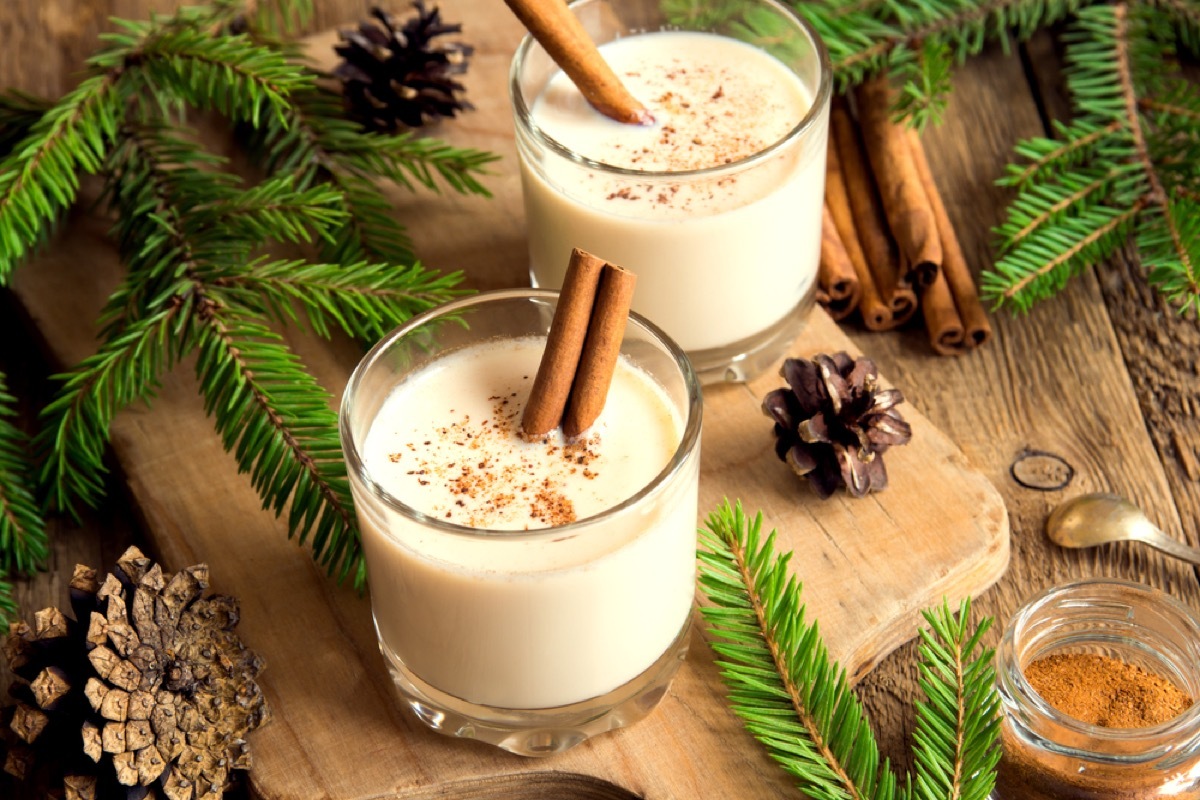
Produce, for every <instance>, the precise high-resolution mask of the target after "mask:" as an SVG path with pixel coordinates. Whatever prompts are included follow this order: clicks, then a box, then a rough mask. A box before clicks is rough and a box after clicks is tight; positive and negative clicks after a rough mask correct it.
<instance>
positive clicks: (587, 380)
mask: <svg viewBox="0 0 1200 800" xmlns="http://www.w3.org/2000/svg"><path fill="white" fill-rule="evenodd" d="M636 283H637V276H636V275H634V274H633V273H632V272H630V271H629V270H627V269H624V268H622V267H618V266H616V265H613V264H605V265H604V268H603V270H602V271H601V275H600V285H599V287H598V288H597V289H596V302H595V304H594V305H593V307H592V318H591V320H590V321H589V323H588V331H587V339H586V341H585V342H584V345H583V353H582V354H581V355H580V357H579V368H578V370H577V371H576V373H575V381H574V382H573V383H572V384H571V396H570V399H569V400H568V402H567V410H566V412H565V413H564V414H563V425H562V428H563V434H564V435H566V436H567V437H568V438H574V437H576V436H579V435H580V434H581V433H583V432H584V431H586V430H587V429H588V428H590V427H591V426H592V423H593V422H595V421H596V418H597V417H599V416H600V412H601V411H603V410H604V402H605V400H606V399H607V397H608V388H609V386H610V385H611V384H612V377H613V371H614V370H615V369H616V366H617V359H618V358H619V357H620V355H621V340H622V339H623V338H624V337H625V324H626V322H628V321H629V306H630V303H631V302H632V301H633V287H634V285H635V284H636Z"/></svg>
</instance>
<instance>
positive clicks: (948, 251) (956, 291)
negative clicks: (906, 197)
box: [908, 130, 992, 347]
mask: <svg viewBox="0 0 1200 800" xmlns="http://www.w3.org/2000/svg"><path fill="white" fill-rule="evenodd" d="M908 143H909V148H910V149H911V151H912V156H913V164H914V165H915V166H916V168H917V174H918V175H919V176H920V179H921V186H922V187H923V188H924V190H925V194H926V195H927V196H928V198H929V204H930V206H931V207H932V209H933V215H934V219H935V221H936V223H937V231H938V236H939V238H940V239H941V240H942V269H941V271H942V272H943V273H944V274H945V276H946V284H947V286H948V288H949V290H950V294H951V296H952V297H953V298H954V305H955V307H956V308H957V309H958V316H959V317H960V318H961V320H962V326H963V337H964V342H965V344H966V346H967V347H979V346H980V345H982V344H985V343H986V342H987V341H988V339H990V338H991V337H992V325H991V323H990V322H989V321H988V316H987V311H986V310H985V309H984V307H983V303H982V302H980V300H979V289H978V288H977V287H976V286H975V280H974V278H973V277H972V275H971V268H970V267H969V266H968V265H967V259H966V257H965V256H964V255H963V251H962V245H961V244H960V243H959V241H958V235H957V234H955V232H954V226H953V225H951V224H950V215H949V214H947V213H946V204H945V203H944V202H942V194H941V192H939V191H938V188H937V184H936V183H934V180H933V171H932V170H931V169H930V168H929V159H928V158H926V157H925V147H924V145H922V144H921V137H919V136H918V135H917V132H916V131H914V130H910V131H909V132H908Z"/></svg>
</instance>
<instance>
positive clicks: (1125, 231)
mask: <svg viewBox="0 0 1200 800" xmlns="http://www.w3.org/2000/svg"><path fill="white" fill-rule="evenodd" d="M1145 205H1146V199H1145V198H1144V197H1143V198H1142V199H1139V200H1138V201H1137V202H1135V203H1134V204H1133V205H1132V206H1127V207H1124V208H1110V207H1107V206H1097V207H1094V208H1089V209H1087V210H1085V211H1083V212H1081V213H1079V214H1078V215H1075V216H1072V217H1069V218H1066V219H1063V220H1062V221H1061V222H1059V223H1058V224H1057V225H1055V226H1054V228H1053V229H1052V230H1041V231H1039V232H1037V233H1036V234H1033V235H1030V236H1029V237H1028V238H1027V239H1026V240H1025V241H1024V242H1023V243H1021V244H1020V245H1019V246H1017V247H1015V248H1013V249H1012V250H1011V251H1010V252H1009V253H1007V254H1006V255H1005V256H1004V257H1003V258H1001V259H1000V260H999V261H997V262H996V263H995V265H994V266H993V268H992V269H991V270H989V271H987V272H984V273H983V275H982V277H981V280H980V284H981V288H982V291H983V294H984V296H985V297H990V298H992V299H994V300H997V301H999V302H1003V303H1009V304H1011V305H1012V306H1013V307H1014V308H1016V309H1017V310H1019V311H1027V310H1028V309H1029V308H1030V307H1032V306H1033V304H1034V303H1036V302H1038V301H1039V300H1044V299H1046V298H1047V297H1050V296H1052V295H1054V294H1056V293H1057V292H1059V291H1061V290H1062V288H1063V287H1064V286H1066V284H1067V281H1068V280H1069V279H1070V278H1071V277H1073V276H1075V275H1078V274H1079V273H1081V272H1083V270H1085V269H1087V268H1089V267H1091V266H1092V265H1093V264H1097V263H1099V262H1100V261H1103V260H1104V259H1105V258H1108V257H1109V256H1111V255H1112V254H1113V253H1114V252H1116V250H1117V248H1119V247H1120V246H1121V245H1122V244H1123V243H1124V242H1125V241H1126V240H1127V239H1128V237H1129V234H1130V232H1131V231H1132V230H1133V226H1134V223H1135V222H1136V220H1137V216H1138V214H1139V213H1140V212H1141V210H1142V209H1143V208H1144V207H1145Z"/></svg>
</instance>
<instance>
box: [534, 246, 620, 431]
mask: <svg viewBox="0 0 1200 800" xmlns="http://www.w3.org/2000/svg"><path fill="white" fill-rule="evenodd" d="M603 267H604V260H603V259H600V258H597V257H596V256H594V255H592V254H591V253H588V252H586V251H583V250H580V249H579V248H575V250H573V251H572V252H571V262H570V263H569V264H568V265H567V274H566V276H565V277H564V278H563V286H562V291H561V292H560V293H559V296H558V306H557V307H556V308H555V311H554V319H553V320H551V321H550V332H549V333H548V334H547V336H546V349H545V351H544V352H543V353H542V360H541V362H540V363H539V364H538V371H537V375H536V376H535V377H534V379H533V388H532V389H531V390H530V392H529V400H528V401H526V403H525V410H524V412H523V413H522V415H521V433H522V435H524V436H530V437H533V436H544V435H546V434H547V433H549V432H550V431H552V430H554V429H555V428H557V427H558V425H559V423H560V422H561V421H562V416H563V410H564V409H566V407H567V398H568V396H569V395H570V394H571V384H572V383H573V382H574V380H575V372H576V370H577V369H578V366H579V357H580V355H581V354H582V353H583V344H584V339H586V338H587V332H588V322H589V321H590V320H591V318H592V306H593V305H594V304H595V300H596V288H597V286H599V284H600V272H601V270H602V269H603Z"/></svg>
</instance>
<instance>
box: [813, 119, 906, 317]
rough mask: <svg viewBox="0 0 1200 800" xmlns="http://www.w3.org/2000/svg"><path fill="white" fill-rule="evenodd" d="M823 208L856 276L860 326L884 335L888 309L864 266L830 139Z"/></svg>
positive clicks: (836, 157) (889, 314) (890, 312)
mask: <svg viewBox="0 0 1200 800" xmlns="http://www.w3.org/2000/svg"><path fill="white" fill-rule="evenodd" d="M825 207H826V208H827V209H828V210H829V216H830V217H831V218H832V219H833V224H834V227H835V228H836V229H837V232H838V235H839V236H841V238H842V245H843V246H844V247H845V248H846V255H848V256H849V257H850V263H851V264H852V265H853V266H854V272H855V274H856V275H858V286H859V300H858V310H859V312H860V313H861V314H862V319H863V324H864V325H865V326H866V327H867V328H869V329H870V330H873V331H885V330H887V329H889V328H891V327H893V324H892V319H893V315H892V309H891V307H890V306H889V305H888V304H887V303H885V302H883V299H882V298H881V297H880V296H879V290H878V289H876V288H875V279H874V278H873V277H872V276H871V269H870V267H868V266H867V259H866V256H864V255H863V251H862V245H861V244H860V243H859V239H858V231H857V230H856V229H855V225H854V214H853V212H852V211H851V210H850V199H849V197H847V194H846V184H845V182H844V180H843V177H842V167H841V160H840V159H839V158H838V152H837V147H836V146H835V144H834V141H833V139H832V138H831V139H830V140H829V150H828V154H827V157H826V161H825Z"/></svg>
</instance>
